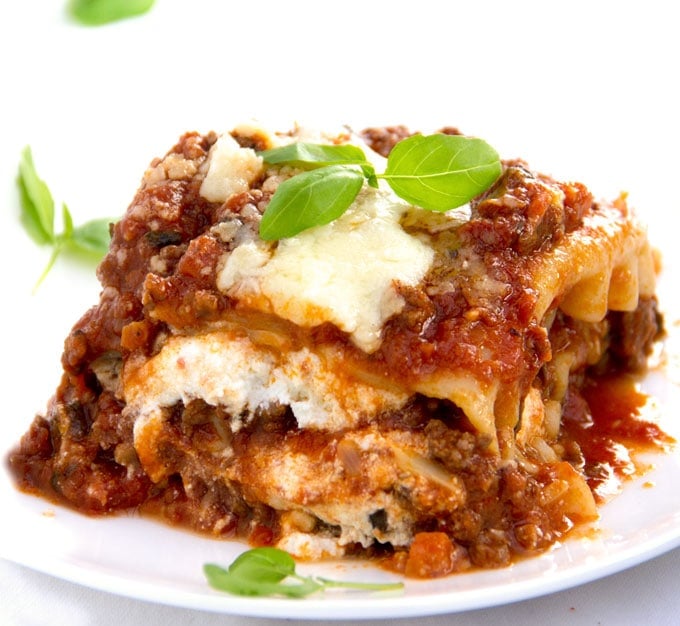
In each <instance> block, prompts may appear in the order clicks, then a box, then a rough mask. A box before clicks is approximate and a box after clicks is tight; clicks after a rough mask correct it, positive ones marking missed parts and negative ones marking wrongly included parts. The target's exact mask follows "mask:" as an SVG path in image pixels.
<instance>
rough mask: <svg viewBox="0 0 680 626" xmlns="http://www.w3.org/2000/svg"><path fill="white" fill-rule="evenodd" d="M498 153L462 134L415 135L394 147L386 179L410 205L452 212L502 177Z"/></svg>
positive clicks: (388, 161)
mask: <svg viewBox="0 0 680 626" xmlns="http://www.w3.org/2000/svg"><path fill="white" fill-rule="evenodd" d="M500 174H501V163H500V159H499V157H498V153H497V152H496V151H495V150H494V149H493V148H492V147H491V146H490V145H489V144H488V143H486V142H485V141H483V140H481V139H476V138H474V137H464V136H462V135H443V134H440V135H427V136H424V135H414V136H412V137H409V138H407V139H404V140H402V141H400V142H399V143H397V145H395V146H394V149H393V150H392V152H390V155H389V157H388V159H387V167H386V169H385V174H384V175H383V178H385V179H386V180H387V183H388V184H389V186H390V187H392V190H393V191H394V192H395V193H396V194H397V195H398V196H399V197H400V198H402V199H404V200H406V201H407V202H411V203H412V204H414V205H416V206H419V207H421V208H423V209H428V210H430V211H449V210H450V209H455V208H457V207H459V206H462V205H464V204H466V203H468V202H469V201H470V200H472V198H474V197H475V196H478V195H479V194H481V193H483V192H484V191H486V190H487V189H488V188H489V187H490V186H491V185H492V184H493V183H494V182H495V181H496V179H497V178H498V177H499V176H500Z"/></svg>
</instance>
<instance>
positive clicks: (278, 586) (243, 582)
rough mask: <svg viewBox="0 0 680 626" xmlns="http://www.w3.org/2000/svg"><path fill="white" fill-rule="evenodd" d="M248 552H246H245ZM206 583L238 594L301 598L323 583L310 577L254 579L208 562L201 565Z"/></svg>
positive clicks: (317, 588) (219, 589)
mask: <svg viewBox="0 0 680 626" xmlns="http://www.w3.org/2000/svg"><path fill="white" fill-rule="evenodd" d="M246 554H248V553H246ZM203 572H204V574H205V577H206V579H207V580H208V584H209V585H210V586H211V587H213V588H214V589H217V590H218V591H226V592H228V593H232V594H235V595H239V596H261V597H265V596H286V597H289V598H302V597H305V596H308V595H310V594H312V593H314V592H315V591H319V590H320V589H322V588H323V585H322V584H320V583H317V582H315V581H314V580H313V579H312V578H303V579H302V580H301V582H296V583H291V584H285V583H280V582H271V581H270V580H259V581H258V580H255V579H253V578H250V577H243V576H240V575H239V574H238V573H237V572H232V570H231V567H230V568H229V570H225V569H224V568H222V567H220V566H218V565H214V564H211V563H208V564H206V565H204V566H203Z"/></svg>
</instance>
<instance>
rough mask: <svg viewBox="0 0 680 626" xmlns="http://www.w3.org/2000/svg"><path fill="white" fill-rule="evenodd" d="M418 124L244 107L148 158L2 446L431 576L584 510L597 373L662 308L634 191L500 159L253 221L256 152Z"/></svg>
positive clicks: (472, 562)
mask: <svg viewBox="0 0 680 626" xmlns="http://www.w3.org/2000/svg"><path fill="white" fill-rule="evenodd" d="M441 132H444V133H452V132H457V131H453V130H451V129H444V130H443V131H441ZM408 135H410V131H408V130H407V129H405V128H402V127H390V128H372V129H367V130H365V131H363V132H361V133H355V132H353V131H350V130H347V129H342V130H340V131H337V132H326V133H319V132H311V131H309V130H307V129H303V128H297V127H296V128H294V129H292V130H289V131H285V132H272V131H269V130H266V129H263V128H260V127H258V126H255V125H242V126H240V127H237V128H235V129H233V130H232V131H231V132H229V133H224V134H223V135H220V136H218V135H217V134H215V133H208V134H204V135H203V134H198V133H187V134H185V135H184V136H182V137H181V138H180V140H179V142H178V143H177V144H176V145H175V146H174V147H173V148H172V149H171V150H170V151H169V152H168V153H167V154H166V155H165V156H164V157H163V158H158V159H155V160H154V161H153V162H152V163H151V164H150V166H149V168H148V169H147V171H146V172H145V174H144V177H143V180H142V183H141V186H140V189H139V191H138V192H137V194H136V196H135V198H134V199H133V201H132V203H131V204H130V206H129V208H128V210H127V212H126V213H125V215H124V217H123V218H122V219H121V220H120V221H119V222H118V223H116V224H115V225H114V226H113V227H112V243H111V247H110V251H109V253H108V255H107V256H106V258H105V259H104V260H103V262H102V263H101V265H100V266H99V269H98V277H99V279H100V281H101V284H102V291H101V295H100V299H99V302H98V304H97V305H96V306H94V307H93V308H92V309H90V310H89V311H87V312H86V313H85V314H84V316H83V317H82V318H81V319H80V320H79V321H78V322H77V323H76V324H75V326H74V327H73V329H72V330H71V332H70V334H69V335H68V337H67V338H66V341H65V347H64V353H63V358H62V364H63V369H64V374H63V378H62V382H61V385H60V386H59V388H58V389H57V391H56V393H55V395H54V397H53V398H52V400H51V401H50V403H49V406H48V410H47V412H46V414H45V415H44V416H38V417H36V419H35V421H34V422H33V424H32V426H31V428H30V429H29V431H28V432H27V433H26V435H25V436H24V438H23V439H22V441H21V443H20V444H19V445H18V446H17V448H16V449H15V450H14V451H13V452H12V454H11V455H10V459H9V462H10V466H11V468H12V470H13V472H14V473H15V475H16V477H17V480H18V482H19V484H20V485H21V486H22V487H23V488H25V489H29V490H34V491H37V492H39V493H42V494H44V495H47V496H48V497H51V498H55V499H58V500H59V501H61V502H64V503H67V504H69V505H71V506H73V507H75V508H77V509H79V510H81V511H83V512H84V513H87V514H110V513H114V512H117V511H121V510H128V509H134V510H136V511H139V512H141V513H142V514H146V515H156V516H160V517H161V518H163V519H164V520H166V521H168V522H170V523H171V524H176V525H178V526H184V527H189V528H192V529H194V530H199V531H202V532H205V533H208V534H209V535H212V536H215V537H220V538H229V537H237V538H241V539H245V540H247V541H249V542H250V543H252V544H255V545H276V546H278V547H281V548H283V549H285V550H287V551H289V552H291V553H292V554H294V555H296V556H298V557H300V558H308V559H320V558H331V557H332V558H336V557H348V556H356V557H363V558H373V559H382V560H384V561H385V562H386V563H388V564H389V565H390V566H391V567H393V568H395V569H398V570H399V571H403V572H405V573H406V574H407V575H412V576H418V577H434V576H439V575H444V574H449V573H454V572H460V571H464V570H466V569H468V568H470V567H486V568H488V567H498V566H503V565H507V564H508V563H510V562H512V561H513V560H515V559H516V558H519V557H521V556H525V555H527V554H529V555H530V554H537V553H540V552H542V551H545V550H547V549H548V548H550V546H552V545H553V544H554V543H555V542H556V541H558V540H559V539H560V538H562V537H563V536H565V534H566V533H568V532H569V531H570V529H572V528H573V527H574V526H575V525H578V524H582V523H586V522H589V521H592V520H594V519H596V517H597V504H598V500H599V498H598V493H597V490H596V489H594V484H595V482H596V481H595V482H594V478H596V472H595V471H594V469H595V468H596V466H597V467H598V468H599V467H600V466H601V459H594V458H591V457H588V455H587V454H586V453H585V452H584V450H583V448H582V446H581V445H580V443H579V439H578V437H576V436H575V435H574V432H575V431H574V428H575V426H574V425H575V424H576V425H579V424H580V425H583V424H587V423H588V421H589V420H590V422H592V421H593V420H596V419H597V415H594V414H593V411H592V410H591V408H590V405H589V403H588V399H587V398H588V396H587V394H586V393H585V392H586V391H587V390H588V389H591V388H592V387H593V386H594V385H596V384H598V381H601V380H603V379H604V378H610V377H618V378H619V379H621V378H622V377H629V376H630V375H632V374H633V375H639V374H642V373H644V371H645V369H646V367H647V359H648V357H649V355H650V353H651V352H652V349H653V345H654V343H655V342H656V341H658V339H659V338H660V337H661V335H662V331H663V329H662V318H661V315H660V314H659V312H658V310H657V308H658V307H657V300H656V297H655V278H656V271H657V263H656V261H655V256H654V254H653V251H652V249H651V247H650V244H649V242H648V239H647V234H646V230H645V228H644V226H643V224H642V223H641V222H640V221H639V220H638V218H637V217H636V215H635V214H634V212H633V211H632V210H631V209H630V208H629V207H628V206H627V204H626V199H625V196H621V197H619V198H617V199H616V200H614V201H613V202H602V201H596V200H594V198H593V196H592V194H591V193H590V191H589V190H588V189H587V188H586V187H585V186H584V185H582V184H580V183H572V182H560V181H557V180H554V179H553V178H551V177H550V176H547V175H543V174H540V173H537V172H536V171H533V170H532V169H530V167H529V166H528V165H527V164H526V163H524V162H521V161H505V162H503V167H502V174H501V176H500V178H499V179H498V180H497V181H496V182H495V183H494V184H493V185H492V186H491V187H490V188H489V189H488V190H487V191H486V192H484V193H483V194H482V195H480V196H478V197H476V198H474V199H473V200H472V201H471V202H470V203H469V204H468V205H466V206H464V207H462V208H459V209H456V210H453V211H449V212H444V213H433V212H430V211H425V210H423V209H421V208H419V207H417V206H413V205H411V204H409V203H408V202H406V201H404V200H402V199H400V198H399V197H397V196H396V195H395V194H394V193H393V192H392V191H391V189H390V188H389V187H387V186H384V185H382V184H381V185H377V186H375V187H373V186H370V185H365V186H364V187H363V188H362V189H361V191H360V192H359V194H358V195H357V198H356V199H355V201H354V202H353V204H352V206H351V207H350V208H349V210H348V211H347V212H346V213H345V214H344V215H342V216H341V217H339V218H338V219H336V220H334V221H333V222H331V223H328V224H325V225H320V226H315V227H313V228H310V229H308V230H305V231H304V232H301V233H299V234H297V235H295V236H293V237H289V238H286V239H281V240H279V241H274V242H272V241H264V240H262V239H261V238H260V237H259V235H258V227H259V223H260V221H261V216H262V214H263V212H264V211H265V210H266V208H267V206H268V204H269V202H270V199H271V197H272V196H273V194H274V193H275V192H276V190H277V188H278V186H279V185H280V184H282V182H283V181H285V180H288V179H290V178H291V177H292V176H295V175H296V174H297V171H296V170H295V168H294V167H290V166H272V165H267V164H266V163H265V162H264V161H263V160H262V157H261V155H260V153H261V151H262V150H265V149H268V148H272V147H275V146H280V145H286V144H290V143H293V142H297V141H310V140H312V141H315V142H317V143H322V144H323V143H327V144H331V145H343V144H352V145H360V146H361V147H362V149H364V150H365V151H366V152H367V153H368V154H369V155H370V158H371V160H372V162H374V163H376V164H377V165H378V166H379V165H380V164H381V163H383V161H384V158H385V157H386V156H387V155H388V154H389V152H390V150H391V149H392V147H393V146H394V145H395V143H396V142H398V141H399V140H400V139H403V138H404V137H406V136H408ZM567 421H568V422H569V423H570V424H571V427H570V428H569V429H567V428H565V424H566V423H567ZM582 428H585V426H582ZM609 436H610V437H611V439H612V441H618V439H617V433H616V431H615V430H614V431H612V432H611V433H610V435H609ZM598 464H599V465H598ZM600 469H601V468H600Z"/></svg>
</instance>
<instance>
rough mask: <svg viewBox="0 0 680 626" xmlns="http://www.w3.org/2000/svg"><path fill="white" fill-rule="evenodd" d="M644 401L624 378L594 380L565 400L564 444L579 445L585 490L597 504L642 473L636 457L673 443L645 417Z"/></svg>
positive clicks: (609, 377)
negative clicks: (585, 478)
mask: <svg viewBox="0 0 680 626" xmlns="http://www.w3.org/2000/svg"><path fill="white" fill-rule="evenodd" d="M648 402H649V398H648V397H647V396H646V395H645V394H644V393H642V392H641V391H640V390H639V388H638V385H637V383H636V381H635V379H633V378H631V377H626V376H605V377H602V378H598V379H594V380H593V381H592V382H591V383H590V384H588V385H586V386H585V387H584V388H583V389H581V390H580V394H577V393H570V394H569V395H568V396H567V401H566V403H565V407H564V413H563V416H562V433H563V434H562V437H563V439H564V440H565V442H567V445H569V443H571V444H572V445H573V444H574V443H575V444H577V445H578V448H579V449H580V451H581V454H582V455H583V465H584V468H583V470H584V475H585V476H586V477H587V482H588V486H589V487H590V488H591V490H592V492H593V494H594V495H595V497H596V499H598V500H599V501H601V502H602V501H604V500H606V499H607V498H608V497H609V496H612V495H614V494H616V493H618V492H619V491H620V490H621V484H622V482H623V481H624V480H626V479H627V478H630V477H632V476H635V475H637V474H638V473H639V472H640V471H641V469H642V468H640V467H639V466H638V464H637V463H636V461H635V455H636V454H639V453H641V452H646V451H651V450H659V449H664V448H666V447H668V446H669V445H671V444H672V443H673V439H672V438H671V437H669V436H668V435H667V434H666V433H664V432H663V430H661V428H660V427H659V426H658V424H656V423H655V422H654V421H651V420H649V419H646V418H645V409H646V408H648Z"/></svg>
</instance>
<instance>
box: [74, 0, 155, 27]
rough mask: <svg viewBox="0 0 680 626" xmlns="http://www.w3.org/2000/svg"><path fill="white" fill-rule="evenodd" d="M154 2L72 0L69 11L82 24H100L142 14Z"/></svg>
mask: <svg viewBox="0 0 680 626" xmlns="http://www.w3.org/2000/svg"><path fill="white" fill-rule="evenodd" d="M153 4H154V0H71V2H70V3H69V12H70V13H71V15H72V16H73V17H74V18H75V19H76V20H78V21H79V22H80V23H82V24H85V25H87V26H100V25H102V24H108V23H109V22H115V21H117V20H122V19H125V18H127V17H134V16H137V15H142V14H143V13H146V12H147V11H149V10H150V9H151V7H152V6H153Z"/></svg>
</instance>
